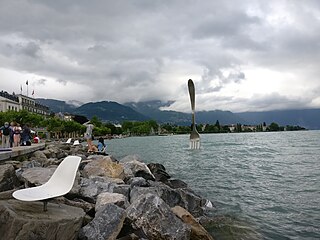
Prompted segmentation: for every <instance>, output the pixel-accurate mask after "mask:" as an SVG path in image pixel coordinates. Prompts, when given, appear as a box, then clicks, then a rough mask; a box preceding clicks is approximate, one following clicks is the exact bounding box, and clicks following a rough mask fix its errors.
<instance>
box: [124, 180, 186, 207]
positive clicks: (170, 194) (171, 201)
mask: <svg viewBox="0 0 320 240" xmlns="http://www.w3.org/2000/svg"><path fill="white" fill-rule="evenodd" d="M148 193H151V194H154V195H157V196H158V197H160V198H161V199H162V200H163V201H165V203H166V204H168V205H169V206H170V207H174V206H176V205H183V202H182V198H181V196H180V194H179V193H178V192H176V191H175V190H174V189H171V188H169V187H168V186H166V185H160V186H157V187H134V188H132V189H131V191H130V202H131V203H133V202H135V201H136V200H137V199H139V197H140V196H141V195H146V194H148Z"/></svg>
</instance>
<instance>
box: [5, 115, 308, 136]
mask: <svg viewBox="0 0 320 240" xmlns="http://www.w3.org/2000/svg"><path fill="white" fill-rule="evenodd" d="M13 121H14V122H17V123H19V124H20V125H22V126H23V125H25V124H28V126H29V127H30V128H46V129H47V131H48V132H50V133H59V134H61V135H62V136H65V135H66V134H69V133H74V132H76V133H78V134H79V135H82V134H83V133H84V132H85V131H86V127H85V126H84V125H82V124H80V123H78V122H76V121H65V120H62V119H60V118H58V117H55V116H53V115H52V116H50V117H44V116H41V115H38V114H34V113H30V112H27V111H25V110H22V111H19V112H15V111H8V112H0V123H1V124H4V122H13ZM90 121H91V122H92V123H93V124H94V126H95V128H94V129H93V134H94V135H95V136H107V135H119V134H125V135H131V136H132V135H133V136H147V135H156V134H187V133H190V131H191V126H180V125H176V124H170V123H164V124H158V123H157V122H156V121H154V120H149V121H143V122H138V121H124V122H123V123H122V125H121V126H115V125H114V124H113V123H109V122H102V121H101V120H100V119H99V118H98V117H96V116H94V117H92V118H91V120H90ZM196 128H197V130H198V132H199V133H229V132H253V131H254V132H262V131H284V130H286V131H297V130H305V128H303V127H300V126H289V125H287V126H285V127H284V126H279V125H278V124H277V123H274V122H273V123H271V124H270V125H268V126H267V125H266V123H262V124H260V125H257V126H246V125H242V124H240V123H238V124H235V125H234V126H233V127H232V126H229V125H221V124H220V123H219V121H218V120H217V121H216V122H215V124H198V125H197V126H196Z"/></svg>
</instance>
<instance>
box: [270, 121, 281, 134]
mask: <svg viewBox="0 0 320 240" xmlns="http://www.w3.org/2000/svg"><path fill="white" fill-rule="evenodd" d="M268 129H269V131H271V132H274V131H279V130H280V127H279V125H278V124H277V123H275V122H273V123H271V124H270V125H269V127H268Z"/></svg>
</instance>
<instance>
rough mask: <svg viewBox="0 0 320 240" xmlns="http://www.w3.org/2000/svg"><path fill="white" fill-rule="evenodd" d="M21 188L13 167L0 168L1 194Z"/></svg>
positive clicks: (3, 166) (2, 166)
mask: <svg viewBox="0 0 320 240" xmlns="http://www.w3.org/2000/svg"><path fill="white" fill-rule="evenodd" d="M15 186H19V180H18V178H17V176H16V172H15V170H14V167H13V165H11V164H4V165H1V166H0V192H2V191H7V190H10V189H13V188H14V187H15Z"/></svg>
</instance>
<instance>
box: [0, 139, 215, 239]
mask: <svg viewBox="0 0 320 240" xmlns="http://www.w3.org/2000/svg"><path fill="white" fill-rule="evenodd" d="M68 155H77V156H80V157H81V158H82V161H81V164H80V167H79V171H78V173H77V177H76V180H75V183H74V186H73V188H72V190H71V191H70V192H69V193H68V194H66V195H65V196H63V197H59V198H56V199H52V200H50V201H49V203H48V211H46V212H44V211H43V204H42V202H22V201H18V200H15V199H13V198H12V193H13V192H14V191H15V190H16V189H18V188H24V187H32V186H37V185H41V184H43V183H45V182H46V181H47V180H48V179H49V178H50V176H51V175H52V173H53V172H54V170H55V168H56V167H57V165H58V164H59V163H60V162H61V161H62V160H63V159H64V158H65V157H66V156H68ZM206 208H207V200H206V199H204V198H202V197H201V196H199V195H197V194H196V193H195V192H194V191H192V189H190V188H189V187H188V185H187V184H186V183H185V182H183V181H181V180H178V179H171V177H170V176H169V174H168V173H167V172H166V169H165V167H164V166H163V165H161V164H158V163H150V164H148V165H146V164H145V163H143V162H142V161H141V160H140V159H139V157H137V156H135V155H133V156H127V157H125V158H123V159H120V160H119V161H118V160H116V159H115V158H113V157H112V156H102V155H88V154H87V153H86V151H85V149H84V147H83V146H82V145H78V146H70V145H66V144H60V143H47V145H46V148H45V149H44V150H42V151H36V152H34V153H32V154H30V155H29V156H27V157H24V158H20V159H16V160H11V161H7V162H4V163H3V164H2V165H1V166H0V236H1V239H26V240H27V239H28V240H30V239H46V240H47V239H60V240H61V239H62V240H64V239H65V240H71V239H80V240H84V239H120V240H127V239H150V240H153V239H156V240H157V239H166V240H169V239H176V240H179V239H199V240H200V239H202V240H206V239H213V238H212V236H210V234H209V233H208V232H207V231H206V230H205V228H204V227H203V226H202V225H201V224H200V223H199V220H200V219H201V218H205V212H206Z"/></svg>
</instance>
